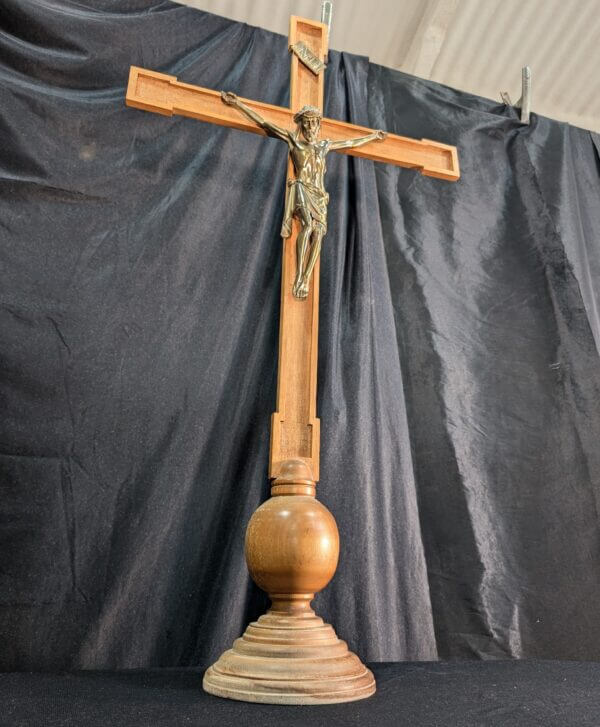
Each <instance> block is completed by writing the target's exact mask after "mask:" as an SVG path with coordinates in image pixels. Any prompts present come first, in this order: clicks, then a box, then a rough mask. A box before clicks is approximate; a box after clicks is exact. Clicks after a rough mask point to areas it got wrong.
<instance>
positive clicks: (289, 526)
mask: <svg viewBox="0 0 600 727" xmlns="http://www.w3.org/2000/svg"><path fill="white" fill-rule="evenodd" d="M339 549H340V541H339V534H338V529H337V525H336V523H335V520H334V518H333V515H332V514H331V513H330V512H329V510H328V509H327V508H326V507H325V506H324V505H322V504H321V503H320V502H319V501H318V500H315V498H314V497H308V496H303V495H281V496H278V497H272V498H271V499H270V500H267V501H266V502H265V503H264V504H262V505H261V506H260V507H259V508H258V510H257V511H256V512H255V513H254V515H252V518H251V519H250V522H249V523H248V529H247V531H246V561H247V563H248V570H249V571H250V575H251V576H252V579H253V580H254V582H255V583H256V584H257V585H258V586H260V588H262V589H263V590H265V591H267V593H277V594H288V593H289V594H292V593H310V594H312V593H316V592H317V591H320V590H321V589H322V588H325V586H326V585H327V584H328V583H329V581H330V580H331V579H332V577H333V574H334V573H335V569H336V567H337V562H338V555H339Z"/></svg>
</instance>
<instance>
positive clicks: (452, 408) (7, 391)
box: [0, 0, 600, 669]
mask: <svg viewBox="0 0 600 727" xmlns="http://www.w3.org/2000/svg"><path fill="white" fill-rule="evenodd" d="M329 61H330V62H329V66H328V69H327V72H326V79H327V80H326V108H325V112H326V115H328V116H331V117H335V118H340V119H345V120H349V121H351V122H355V123H358V124H362V125H367V126H371V127H373V128H384V129H387V130H388V131H391V132H395V133H399V134H403V135H406V136H414V137H418V138H422V137H424V138H430V139H435V140H438V141H443V142H446V143H452V144H456V145H457V146H458V148H459V156H460V162H461V171H462V177H461V179H460V181H459V182H457V183H456V184H451V183H448V182H443V181H440V180H435V179H430V178H426V177H422V176H421V175H419V174H418V173H416V172H414V171H410V170H404V169H399V168H396V167H390V166H385V165H379V164H373V163H371V162H368V161H365V160H358V159H352V158H348V157H343V156H341V155H336V154H331V155H330V158H329V171H328V177H327V185H328V190H329V193H330V196H331V202H330V208H329V209H330V212H329V215H330V222H329V231H328V234H327V237H326V239H325V243H324V249H323V253H322V270H321V291H322V292H321V319H320V360H319V399H318V413H319V416H320V417H321V427H322V462H321V468H322V472H321V482H320V484H319V487H318V496H319V498H320V499H321V501H322V502H324V503H325V505H326V506H327V507H329V509H330V510H331V511H332V512H333V513H334V515H335V517H336V519H337V522H338V525H339V528H340V534H341V546H342V547H341V558H340V565H339V568H338V571H337V574H336V576H335V578H334V580H333V581H332V583H331V584H330V585H329V586H328V588H327V589H326V590H325V591H323V592H322V593H321V594H319V595H318V596H317V598H316V608H317V610H318V612H319V614H320V615H322V616H323V617H324V618H326V619H327V620H329V621H331V622H332V623H333V624H334V625H335V627H336V629H337V631H338V634H339V635H340V636H341V637H342V638H345V639H346V640H347V641H348V642H349V644H350V646H351V647H352V648H353V649H355V650H356V651H357V652H358V653H359V654H360V656H361V657H362V658H363V659H366V660H402V659H435V658H438V657H441V658H453V657H454V658H455V657H475V658H505V657H544V658H573V659H595V658H598V657H599V655H600V621H599V619H598V617H597V610H598V603H599V601H600V575H599V574H600V530H599V517H598V509H599V496H600V445H599V442H600V408H599V405H600V361H599V350H600V317H599V310H600V294H599V291H598V274H599V272H600V235H599V230H600V175H599V161H598V148H599V138H598V136H596V135H594V134H592V133H590V132H588V131H584V130H581V129H576V128H572V127H570V126H568V125H566V124H563V123H559V122H556V121H551V120H549V119H545V118H540V117H538V116H536V115H535V114H534V115H533V117H532V122H531V125H530V126H524V125H522V124H520V122H519V121H518V118H517V116H516V113H515V112H514V110H512V109H507V108H506V107H505V106H503V105H498V104H495V103H494V102H493V101H489V100H486V99H482V98H479V97H475V96H471V95H469V94H466V93H461V92H458V91H454V90H452V89H449V88H446V87H444V86H440V85H438V84H435V83H432V82H428V81H422V80H420V79H417V78H413V77H411V76H406V75H404V74H401V73H398V72H395V71H392V70H389V69H386V68H382V67H379V66H375V65H373V64H369V62H368V60H367V59H366V58H360V57H356V56H350V55H347V54H344V53H338V52H336V51H332V52H331V53H330V59H329ZM130 64H135V65H140V66H144V67H147V68H152V69H155V70H159V71H164V72H168V73H171V74H173V75H176V76H177V77H178V78H180V80H182V81H185V82H188V83H193V84H198V85H202V86H207V87H210V88H215V89H227V90H232V91H235V92H237V93H239V94H241V95H242V96H245V97H249V98H254V99H256V100H262V101H267V102H269V103H274V104H279V105H287V104H288V102H289V94H288V83H289V61H288V52H287V39H286V38H285V37H283V36H279V35H275V34H272V33H269V32H266V31H263V30H260V29H256V28H252V27H249V26H247V25H244V24H240V23H235V22H232V21H229V20H226V19H223V18H220V17H216V16H213V15H209V14H206V13H202V12H199V11H196V10H192V9H189V8H186V7H182V6H177V5H174V4H170V3H167V2H163V3H158V4H154V5H152V4H150V3H149V2H142V1H141V0H139V1H138V0H125V1H123V2H119V3H113V2H108V1H100V0H96V1H95V2H92V0H78V2H74V1H71V0H54V1H52V2H50V1H49V0H44V1H41V0H40V1H38V2H33V0H4V2H3V3H2V5H1V6H0V94H1V96H0V101H1V103H0V242H1V245H0V255H1V258H0V261H1V268H0V270H1V276H2V277H1V282H2V285H1V290H0V304H1V305H0V356H1V364H0V397H1V402H2V418H1V420H0V448H1V449H0V452H1V453H0V471H1V474H0V498H1V499H0V503H1V504H0V643H1V645H2V648H1V649H0V668H3V669H38V668H42V669H52V668H64V667H84V668H116V667H144V666H175V665H195V664H207V663H208V662H209V661H211V660H213V659H215V658H216V657H217V656H218V655H219V654H220V653H221V652H222V651H223V650H224V649H225V648H228V647H229V646H230V644H231V642H232V640H233V639H234V638H235V637H237V636H238V635H239V634H240V632H241V631H242V630H243V628H244V626H245V625H246V623H247V622H248V621H249V620H250V619H251V618H255V617H256V616H257V615H259V614H260V613H261V612H262V611H263V610H264V608H265V607H266V605H267V600H266V596H265V595H264V594H263V593H262V592H261V591H259V590H258V589H257V588H256V587H255V586H254V585H253V584H252V583H251V582H250V581H249V578H248V575H247V571H246V566H245V561H244V557H243V536H244V529H245V525H246V522H247V521H248V519H249V517H250V515H251V513H252V512H253V511H254V510H255V508H256V507H257V506H258V505H259V504H260V502H261V501H262V500H263V499H264V498H265V497H266V496H267V493H268V482H267V459H268V446H269V418H270V414H271V412H272V411H273V408H274V402H275V383H276V362H277V335H278V311H279V278H280V256H281V240H280V238H279V228H280V224H281V217H282V213H283V195H284V186H285V169H286V149H285V146H284V145H283V144H281V143H280V142H277V141H275V140H272V139H265V138H262V137H257V136H254V135H251V134H243V133H241V132H238V131H234V130H228V129H225V128H221V127H214V126H212V125H210V124H204V123H200V122H196V121H193V120H189V119H183V118H181V117H173V118H167V117H162V116H158V115H155V114H149V113H146V112H142V111H138V110H134V109H128V108H126V107H125V104H124V91H125V84H126V80H127V76H128V69H129V65H130Z"/></svg>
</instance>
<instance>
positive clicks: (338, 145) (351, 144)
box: [329, 129, 387, 150]
mask: <svg viewBox="0 0 600 727" xmlns="http://www.w3.org/2000/svg"><path fill="white" fill-rule="evenodd" d="M386 136H387V133H386V132H385V131H381V129H379V130H378V131H374V132H373V133H372V134H369V135H368V136H360V137H359V138H358V139H346V140H345V141H332V142H331V144H330V146H329V148H330V149H332V150H335V149H354V148H356V147H357V146H362V145H363V144H368V143H369V142H370V141H383V140H384V139H385V137H386Z"/></svg>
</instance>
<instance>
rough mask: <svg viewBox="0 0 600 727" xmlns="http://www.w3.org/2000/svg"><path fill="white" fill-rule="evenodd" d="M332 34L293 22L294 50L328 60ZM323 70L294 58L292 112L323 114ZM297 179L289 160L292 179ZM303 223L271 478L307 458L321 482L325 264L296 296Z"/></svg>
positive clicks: (283, 345)
mask: <svg viewBox="0 0 600 727" xmlns="http://www.w3.org/2000/svg"><path fill="white" fill-rule="evenodd" d="M327 36H328V30H327V26H326V25H325V24H324V23H319V22H317V21H311V20H305V19H302V18H298V17H296V16H292V17H291V18H290V35H289V45H290V47H291V46H292V45H294V43H298V42H303V43H304V44H305V45H306V46H307V47H308V48H309V49H310V50H311V51H312V53H313V55H315V56H316V57H317V58H319V59H320V60H322V61H325V60H326V58H327V47H328V37H327ZM323 93H324V78H323V72H321V73H319V74H318V75H315V74H314V73H313V72H312V71H311V70H310V69H309V68H307V67H306V66H305V65H304V64H303V63H301V62H300V60H299V59H298V57H297V56H296V55H295V54H291V73H290V109H291V111H292V112H296V111H298V110H299V109H301V108H302V106H305V105H307V104H308V105H310V106H316V107H317V108H319V109H321V111H322V110H323ZM292 178H293V170H292V163H291V161H289V162H288V180H290V179H292ZM298 232H299V223H298V221H297V220H294V225H293V231H292V235H291V236H290V237H289V238H288V239H287V240H285V241H284V243H283V245H284V249H283V258H282V274H281V318H280V327H279V370H278V375H277V405H276V411H275V413H274V414H273V416H272V419H271V456H270V460H269V477H271V478H275V477H277V476H278V475H279V474H280V473H281V469H280V468H281V464H282V462H284V461H286V460H290V459H301V460H303V461H304V462H306V464H307V465H308V466H309V467H310V470H311V472H312V476H313V479H314V481H315V482H316V481H317V480H318V479H319V450H320V426H319V424H320V423H319V419H317V348H318V338H319V268H320V266H319V261H317V264H316V265H315V269H314V273H313V281H312V284H311V286H310V292H309V295H308V298H306V299H304V300H301V299H298V298H295V297H294V295H293V294H292V283H293V281H294V277H295V274H296V238H297V236H298Z"/></svg>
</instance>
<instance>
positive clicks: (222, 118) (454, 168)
mask: <svg viewBox="0 0 600 727" xmlns="http://www.w3.org/2000/svg"><path fill="white" fill-rule="evenodd" d="M294 61H295V65H297V66H299V69H298V74H299V81H298V85H299V87H300V88H301V89H303V90H306V89H307V88H308V87H309V84H310V82H311V77H312V78H315V76H314V74H312V73H311V71H309V70H308V69H307V68H306V67H304V66H303V65H302V64H301V63H300V62H299V60H298V58H296V57H295V56H293V59H292V66H294ZM292 78H293V77H292ZM319 78H320V79H321V81H320V83H321V84H322V78H323V74H319ZM307 95H310V94H307ZM240 98H241V97H240ZM241 100H242V101H243V102H244V103H245V104H246V105H247V106H249V107H250V108H251V109H253V110H254V111H256V112H257V113H259V114H261V116H264V118H265V119H267V120H268V121H271V122H272V123H274V124H277V125H278V126H283V127H284V128H287V129H293V128H295V124H294V120H293V116H294V113H293V112H292V110H290V109H285V108H282V107H281V106H272V105H271V104H267V103H262V102H260V101H252V100H251V99H246V98H241ZM126 103H127V105H128V106H132V107H134V108H138V109H143V110H144V111H153V112H154V113H157V114H163V115H164V116H172V115H173V114H177V115H180V116H188V117H190V118H193V119H198V120H200V121H208V122H211V123H213V124H218V125H220V126H229V127H231V128H233V129H240V130H241V131H249V132H251V133H252V134H260V135H261V136H266V135H267V134H266V132H265V131H264V130H263V129H261V128H260V127H258V126H256V124H254V123H252V122H251V121H250V120H248V119H246V118H245V117H243V116H242V115H241V114H240V113H239V112H238V111H236V110H235V109H234V108H232V107H231V106H226V105H225V104H224V103H223V102H222V101H221V95H220V92H219V91H212V90H211V89H209V88H202V87H201V86H192V85H190V84H187V83H181V82H180V81H178V80H177V78H176V77H175V76H169V75H167V74H165V73H157V72H156V71H149V70H147V69H145V68H138V67H137V66H131V69H130V71H129V84H128V86H127V96H126ZM312 105H315V106H316V105H318V104H312ZM292 108H293V109H294V112H295V111H297V110H298V108H296V107H294V106H292ZM371 131H372V130H371V129H368V128H366V127H364V126H357V125H356V124H349V123H347V122H345V121H337V120H336V119H328V118H324V119H323V121H322V123H321V137H322V138H323V139H332V140H333V141H339V140H341V139H350V138H353V137H356V136H365V135H366V134H369V133H370V132H371ZM339 153H340V154H349V155H350V156H357V157H362V158H364V159H372V160H373V161H377V162H385V163H386V164H395V165H396V166H400V167H407V168H412V169H415V170H417V171H420V172H421V174H424V175H425V176H428V177H437V178H439V179H445V180H448V181H451V182H455V181H456V180H457V179H458V178H459V177H460V171H459V166H458V154H457V151H456V147H454V146H449V145H448V144H441V143H440V142H437V141H429V140H427V139H421V140H419V139H411V138H409V137H407V136H398V135H397V134H388V135H387V138H386V139H385V141H382V142H378V143H377V144H370V145H369V146H366V147H360V148H358V149H341V150H339Z"/></svg>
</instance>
